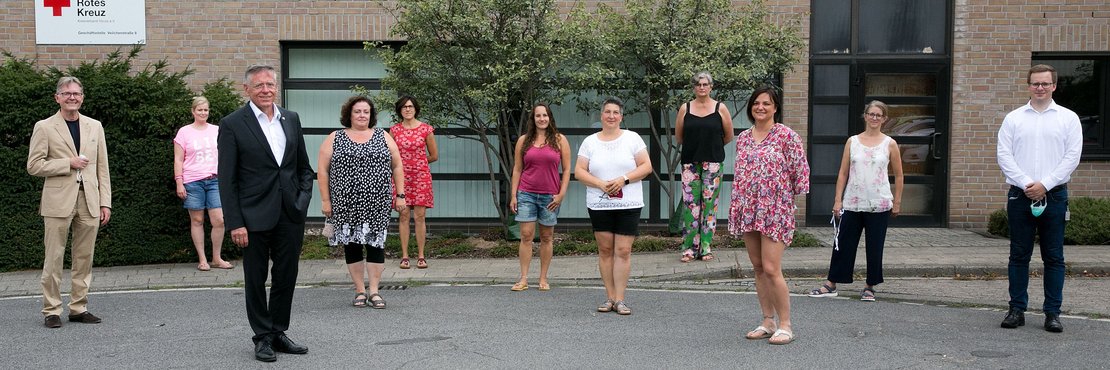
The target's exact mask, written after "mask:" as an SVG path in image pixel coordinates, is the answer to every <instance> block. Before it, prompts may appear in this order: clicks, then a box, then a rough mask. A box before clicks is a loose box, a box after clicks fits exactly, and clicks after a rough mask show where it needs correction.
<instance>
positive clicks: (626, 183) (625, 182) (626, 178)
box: [621, 175, 631, 185]
mask: <svg viewBox="0 0 1110 370" xmlns="http://www.w3.org/2000/svg"><path fill="white" fill-rule="evenodd" d="M621 177H624V184H625V185H628V184H629V183H630V182H631V181H630V180H628V175H621Z"/></svg>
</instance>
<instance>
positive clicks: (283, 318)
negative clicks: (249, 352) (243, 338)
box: [243, 213, 304, 343]
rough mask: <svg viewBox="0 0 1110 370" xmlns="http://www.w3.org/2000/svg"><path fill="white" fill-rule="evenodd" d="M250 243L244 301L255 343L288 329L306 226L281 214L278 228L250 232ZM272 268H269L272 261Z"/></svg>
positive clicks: (246, 252) (245, 257)
mask: <svg viewBox="0 0 1110 370" xmlns="http://www.w3.org/2000/svg"><path fill="white" fill-rule="evenodd" d="M247 238H248V242H249V244H248V245H247V247H246V248H245V249H243V280H244V287H243V290H244V293H245V295H244V298H245V300H246V303H247V320H248V321H250V325H251V330H253V331H254V337H253V338H252V339H253V340H254V342H255V343H257V342H258V341H259V340H262V339H263V338H266V337H275V336H277V335H280V334H282V333H284V332H285V331H286V330H288V329H289V316H290V312H291V311H292V308H291V306H292V304H293V289H294V288H295V287H296V285H297V269H298V267H299V263H300V257H301V245H302V244H303V242H304V223H303V222H302V223H294V222H292V221H291V220H290V219H289V218H288V217H286V216H285V214H284V213H282V215H281V218H280V219H279V220H278V223H277V226H275V227H274V228H272V229H270V230H265V231H248V233H247ZM271 260H272V261H273V262H274V264H273V268H272V269H270V261H271ZM271 272H272V275H273V280H272V281H271V284H270V285H271V287H270V296H269V299H267V297H266V278H267V275H268V274H269V273H271Z"/></svg>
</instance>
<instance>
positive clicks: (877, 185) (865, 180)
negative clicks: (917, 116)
mask: <svg viewBox="0 0 1110 370" xmlns="http://www.w3.org/2000/svg"><path fill="white" fill-rule="evenodd" d="M850 141H851V149H850V152H849V162H848V163H849V165H848V185H847V186H845V187H844V196H843V198H842V199H843V201H842V202H841V206H843V208H844V210H845V211H853V212H875V213H877V212H886V211H889V210H891V209H892V208H893V207H894V195H892V194H891V193H890V178H889V177H888V175H887V168H888V166H889V165H890V137H889V136H885V135H884V137H883V141H882V142H880V143H879V145H876V146H873V147H868V146H865V145H863V144H862V143H860V141H859V135H856V136H852V138H851V139H850Z"/></svg>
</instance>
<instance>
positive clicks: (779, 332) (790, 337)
mask: <svg viewBox="0 0 1110 370" xmlns="http://www.w3.org/2000/svg"><path fill="white" fill-rule="evenodd" d="M780 335H781V336H784V337H786V341H785V342H775V341H774V339H775V337H778V336H780ZM793 341H794V333H791V332H788V331H786V330H782V329H779V330H775V334H774V335H771V338H770V339H768V340H767V343H771V344H776V345H782V344H790V343H791V342H793Z"/></svg>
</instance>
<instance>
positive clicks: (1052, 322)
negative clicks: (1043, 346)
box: [1044, 313, 1064, 333]
mask: <svg viewBox="0 0 1110 370" xmlns="http://www.w3.org/2000/svg"><path fill="white" fill-rule="evenodd" d="M1044 330H1045V331H1050V332H1053V333H1063V332H1064V324H1061V323H1060V314H1051V313H1046V314H1044Z"/></svg>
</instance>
